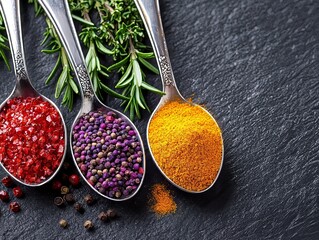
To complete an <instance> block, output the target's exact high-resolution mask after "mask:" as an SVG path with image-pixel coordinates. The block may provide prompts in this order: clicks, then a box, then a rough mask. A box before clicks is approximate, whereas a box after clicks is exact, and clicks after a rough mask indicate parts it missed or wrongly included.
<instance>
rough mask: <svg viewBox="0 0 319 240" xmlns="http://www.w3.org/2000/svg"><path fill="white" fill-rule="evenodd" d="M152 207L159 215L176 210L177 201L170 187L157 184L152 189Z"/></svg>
mask: <svg viewBox="0 0 319 240" xmlns="http://www.w3.org/2000/svg"><path fill="white" fill-rule="evenodd" d="M151 190H152V191H151V193H152V197H151V199H150V201H151V204H152V206H151V209H152V211H153V212H155V213H157V214H159V215H166V214H169V213H174V212H175V211H176V203H175V201H174V199H173V197H172V195H171V193H170V191H169V190H168V189H166V187H165V186H164V185H163V184H159V183H157V184H155V185H154V186H153V187H152V189H151Z"/></svg>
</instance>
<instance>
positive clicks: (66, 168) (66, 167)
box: [62, 162, 71, 171]
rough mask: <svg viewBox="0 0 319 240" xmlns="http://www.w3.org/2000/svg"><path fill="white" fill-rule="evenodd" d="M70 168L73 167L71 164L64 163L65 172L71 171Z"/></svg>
mask: <svg viewBox="0 0 319 240" xmlns="http://www.w3.org/2000/svg"><path fill="white" fill-rule="evenodd" d="M70 166H71V165H70V163H68V162H64V163H63V165H62V168H63V170H64V171H68V170H70Z"/></svg>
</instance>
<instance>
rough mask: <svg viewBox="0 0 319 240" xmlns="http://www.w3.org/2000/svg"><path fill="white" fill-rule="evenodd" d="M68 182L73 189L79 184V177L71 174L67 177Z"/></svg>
mask: <svg viewBox="0 0 319 240" xmlns="http://www.w3.org/2000/svg"><path fill="white" fill-rule="evenodd" d="M69 182H70V184H71V185H72V186H73V187H77V186H78V185H79V184H80V177H79V175H77V174H72V175H70V176H69Z"/></svg>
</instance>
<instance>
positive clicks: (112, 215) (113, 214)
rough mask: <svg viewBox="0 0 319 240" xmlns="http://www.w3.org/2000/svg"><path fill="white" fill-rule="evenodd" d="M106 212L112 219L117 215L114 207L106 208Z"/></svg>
mask: <svg viewBox="0 0 319 240" xmlns="http://www.w3.org/2000/svg"><path fill="white" fill-rule="evenodd" d="M106 214H107V217H108V218H109V219H114V218H116V217H117V212H116V211H115V210H114V209H109V210H107V211H106Z"/></svg>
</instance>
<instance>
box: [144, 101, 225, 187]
mask: <svg viewBox="0 0 319 240" xmlns="http://www.w3.org/2000/svg"><path fill="white" fill-rule="evenodd" d="M148 138H149V143H150V148H151V150H152V153H153V155H154V158H155V159H156V161H157V163H158V165H159V167H160V168H161V169H162V171H163V172H164V173H165V174H166V175H167V176H168V177H169V178H170V179H171V180H172V181H173V182H174V183H176V184H177V185H179V186H181V187H183V188H185V189H187V190H190V191H202V190H205V189H207V188H208V187H209V186H210V185H211V183H212V182H213V181H214V179H215V178H216V176H217V174H218V171H219V169H220V165H221V160H222V147H223V143H222V136H221V131H220V128H219V127H218V125H217V123H216V122H215V121H214V120H213V119H212V118H211V117H210V116H209V115H208V114H207V113H206V112H205V111H204V110H203V109H202V108H201V107H199V106H196V105H193V104H191V103H185V102H177V101H172V102H168V103H166V104H165V105H164V106H163V107H161V108H160V109H159V110H158V112H156V114H155V115H154V117H153V119H152V121H151V122H150V126H149V131H148Z"/></svg>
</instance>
